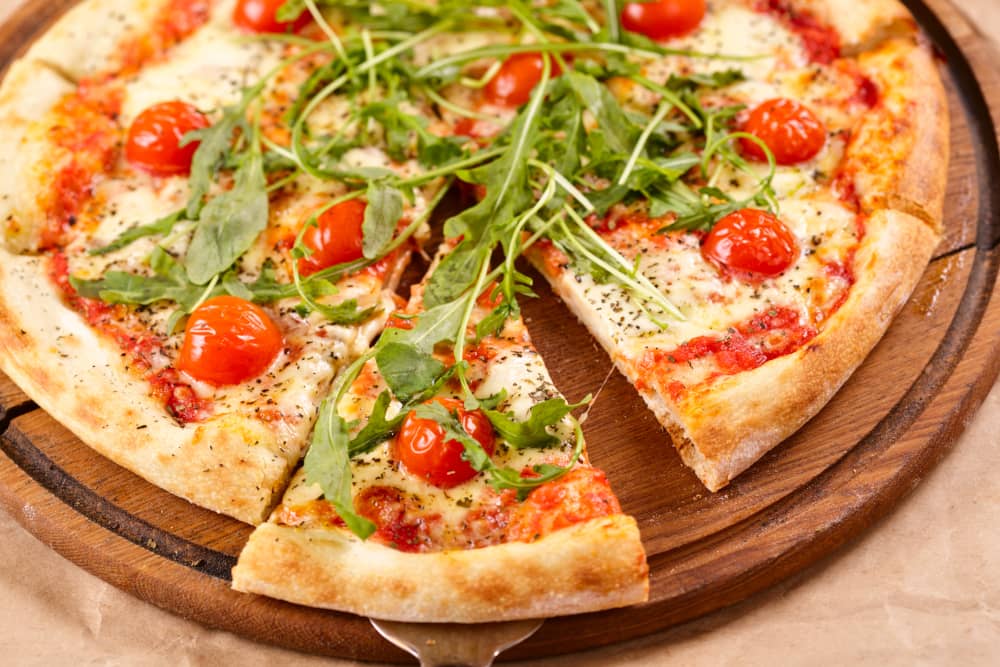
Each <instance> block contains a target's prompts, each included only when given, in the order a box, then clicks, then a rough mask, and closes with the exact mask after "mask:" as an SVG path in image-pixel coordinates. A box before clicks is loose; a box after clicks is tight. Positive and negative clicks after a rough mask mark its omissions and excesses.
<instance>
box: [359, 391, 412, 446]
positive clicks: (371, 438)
mask: <svg viewBox="0 0 1000 667" xmlns="http://www.w3.org/2000/svg"><path fill="white" fill-rule="evenodd" d="M391 402H392V395H391V394H390V393H389V391H388V390H387V391H383V392H382V393H381V394H379V395H378V398H377V399H375V404H374V405H372V408H371V411H370V413H369V416H368V423H366V424H365V427H364V428H363V429H361V430H360V431H358V434H357V435H355V436H354V438H353V439H352V440H351V444H350V446H349V448H348V451H349V453H350V455H351V456H356V455H358V454H362V453H364V452H367V451H369V450H370V449H372V448H373V447H375V446H376V445H378V444H379V443H381V442H384V441H386V440H388V439H389V438H391V437H393V436H394V435H396V431H397V430H399V427H400V425H401V424H402V423H403V420H404V419H406V412H404V411H400V413H399V414H398V415H396V416H395V417H394V418H392V419H387V418H386V412H387V411H388V410H389V404H390V403H391Z"/></svg>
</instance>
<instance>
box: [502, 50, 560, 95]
mask: <svg viewBox="0 0 1000 667" xmlns="http://www.w3.org/2000/svg"><path fill="white" fill-rule="evenodd" d="M544 69H545V63H544V61H543V60H542V54H540V53H515V54H514V55H512V56H510V57H509V58H507V60H505V61H503V65H501V66H500V71H499V72H497V73H496V76H494V77H493V78H492V79H490V81H489V83H487V84H486V99H487V100H488V101H489V102H491V103H492V104H499V105H502V106H508V107H519V106H521V105H522V104H525V103H527V101H528V100H530V99H531V91H532V90H534V89H535V86H537V85H538V82H539V81H541V80H542V72H543V71H544ZM561 73H562V70H561V69H559V66H558V65H556V63H555V61H553V62H552V76H553V77H556V76H559V75H560V74H561Z"/></svg>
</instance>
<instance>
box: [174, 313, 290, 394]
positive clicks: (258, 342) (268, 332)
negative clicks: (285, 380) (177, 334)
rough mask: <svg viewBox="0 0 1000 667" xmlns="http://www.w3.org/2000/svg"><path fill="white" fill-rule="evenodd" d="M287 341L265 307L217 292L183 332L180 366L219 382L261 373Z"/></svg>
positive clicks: (245, 378)
mask: <svg viewBox="0 0 1000 667" xmlns="http://www.w3.org/2000/svg"><path fill="white" fill-rule="evenodd" d="M284 345H285V343H284V340H283V339H282V337H281V332H280V331H279V330H278V327H277V326H276V325H275V324H274V322H273V321H272V320H271V318H270V317H268V316H267V313H265V312H264V311H263V310H262V309H261V308H260V306H257V305H256V304H253V303H250V302H249V301H245V300H243V299H240V298H238V297H235V296H217V297H214V298H212V299H209V300H208V301H206V302H205V303H203V304H201V305H200V306H198V308H197V309H195V311H194V313H192V314H191V317H190V318H189V319H188V323H187V328H186V329H185V330H184V342H183V343H182V344H181V353H180V357H179V358H178V360H177V368H178V369H179V370H182V371H184V372H185V373H187V374H188V375H190V376H192V377H193V378H195V379H197V380H201V381H202V382H208V383H209V384H213V385H216V386H220V385H227V384H239V383H240V382H245V381H246V380H250V379H252V378H255V377H257V376H258V375H260V374H261V373H263V372H264V371H265V370H267V368H268V366H270V365H271V363H272V362H273V361H274V359H275V358H276V357H277V356H278V353H279V352H281V349H282V347H284Z"/></svg>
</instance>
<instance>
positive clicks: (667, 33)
mask: <svg viewBox="0 0 1000 667" xmlns="http://www.w3.org/2000/svg"><path fill="white" fill-rule="evenodd" d="M703 18H705V0H653V2H626V3H625V8H624V9H622V27H624V28H625V29H626V30H628V31H629V32H637V33H639V34H640V35H645V36H646V37H649V38H650V39H655V40H658V41H662V40H664V39H670V38H671V37H680V36H682V35H686V34H688V33H689V32H691V31H692V30H694V29H695V28H697V27H698V26H699V25H700V24H701V20H702V19H703Z"/></svg>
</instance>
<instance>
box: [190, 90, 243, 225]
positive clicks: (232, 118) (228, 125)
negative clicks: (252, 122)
mask: <svg viewBox="0 0 1000 667" xmlns="http://www.w3.org/2000/svg"><path fill="white" fill-rule="evenodd" d="M261 90H263V85H262V84H258V85H256V86H254V87H252V88H248V89H247V90H245V91H244V92H243V97H242V98H241V99H240V101H239V102H238V103H237V104H235V105H233V106H230V107H226V108H224V109H223V110H222V118H221V119H220V120H219V122H217V123H215V124H214V125H212V126H211V127H207V128H205V129H203V130H195V131H194V132H188V133H187V134H186V135H184V141H183V142H182V143H183V144H187V143H190V142H192V141H198V142H199V144H198V149H197V150H196V151H195V153H194V158H193V160H192V161H191V175H190V177H189V178H188V184H189V187H190V188H191V195H190V197H189V199H188V204H187V211H186V212H185V216H186V217H187V219H188V220H197V219H198V214H199V213H200V212H201V208H202V205H203V204H204V199H205V195H207V194H208V193H209V191H210V190H211V189H212V184H213V183H214V182H215V177H216V175H217V174H218V172H219V169H220V168H222V165H224V164H225V163H226V161H227V158H229V156H230V153H231V152H232V146H233V135H234V133H235V132H236V130H237V129H240V130H242V132H243V134H244V135H247V134H249V133H248V128H247V121H246V114H247V109H248V108H249V107H250V102H252V101H253V99H254V98H255V97H257V95H259V94H260V92H261Z"/></svg>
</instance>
